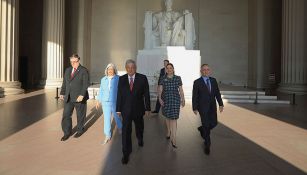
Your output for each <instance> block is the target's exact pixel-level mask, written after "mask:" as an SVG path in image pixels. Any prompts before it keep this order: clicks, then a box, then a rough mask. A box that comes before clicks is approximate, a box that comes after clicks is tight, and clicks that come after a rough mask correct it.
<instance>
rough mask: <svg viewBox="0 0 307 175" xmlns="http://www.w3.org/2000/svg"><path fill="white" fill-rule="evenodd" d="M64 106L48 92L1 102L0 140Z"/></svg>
mask: <svg viewBox="0 0 307 175" xmlns="http://www.w3.org/2000/svg"><path fill="white" fill-rule="evenodd" d="M61 108H63V103H62V102H60V101H57V100H55V99H54V93H52V92H48V93H45V94H41V95H36V96H32V97H29V98H25V99H20V100H16V101H12V102H7V103H3V104H0V140H3V139H5V138H6V137H8V136H10V135H12V134H14V133H16V132H18V131H20V130H22V129H24V128H26V127H28V126H30V125H32V124H34V123H36V122H38V121H39V120H41V119H43V118H45V117H47V116H48V115H50V114H52V113H54V112H56V111H57V110H59V109H61Z"/></svg>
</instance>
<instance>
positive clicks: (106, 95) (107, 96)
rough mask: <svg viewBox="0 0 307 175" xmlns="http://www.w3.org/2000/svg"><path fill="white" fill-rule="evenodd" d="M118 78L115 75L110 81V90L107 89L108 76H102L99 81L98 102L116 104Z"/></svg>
mask: <svg viewBox="0 0 307 175" xmlns="http://www.w3.org/2000/svg"><path fill="white" fill-rule="evenodd" d="M118 80H119V76H118V75H115V76H114V77H113V78H112V79H111V81H110V84H111V85H110V89H109V78H108V76H104V77H103V78H102V79H101V81H100V88H99V95H98V101H99V102H106V101H109V102H114V103H116V99H117V87H118Z"/></svg>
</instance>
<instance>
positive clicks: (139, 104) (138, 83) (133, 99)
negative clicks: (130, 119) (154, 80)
mask: <svg viewBox="0 0 307 175" xmlns="http://www.w3.org/2000/svg"><path fill="white" fill-rule="evenodd" d="M116 111H117V112H121V113H122V115H123V116H127V115H131V114H133V115H136V116H143V115H144V114H145V111H150V96H149V85H148V80H147V77H146V76H145V75H142V74H139V73H136V74H135V79H134V83H133V89H132V91H130V86H129V80H128V74H125V75H123V76H121V77H120V78H119V81H118V91H117V102H116Z"/></svg>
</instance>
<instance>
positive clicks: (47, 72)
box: [42, 0, 65, 88]
mask: <svg viewBox="0 0 307 175" xmlns="http://www.w3.org/2000/svg"><path fill="white" fill-rule="evenodd" d="M64 8H65V0H44V21H43V43H42V46H43V49H42V50H43V53H42V58H43V61H42V64H43V65H42V70H43V77H42V79H43V84H44V85H45V88H54V87H60V86H61V84H62V81H63V64H64V63H63V56H64V50H63V47H64V32H65V31H64V19H65V10H64Z"/></svg>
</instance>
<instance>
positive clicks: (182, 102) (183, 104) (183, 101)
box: [181, 99, 185, 107]
mask: <svg viewBox="0 0 307 175" xmlns="http://www.w3.org/2000/svg"><path fill="white" fill-rule="evenodd" d="M181 106H182V107H184V106H185V100H184V99H182V100H181Z"/></svg>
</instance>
